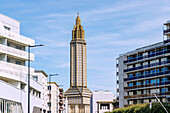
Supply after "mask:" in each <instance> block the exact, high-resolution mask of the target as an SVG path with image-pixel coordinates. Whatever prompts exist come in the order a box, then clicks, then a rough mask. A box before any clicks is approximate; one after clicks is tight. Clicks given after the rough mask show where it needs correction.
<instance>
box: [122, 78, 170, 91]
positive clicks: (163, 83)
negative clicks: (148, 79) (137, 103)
mask: <svg viewBox="0 0 170 113" xmlns="http://www.w3.org/2000/svg"><path fill="white" fill-rule="evenodd" d="M167 84H170V80H169V81H166V82H157V83H150V84H141V85H134V86H127V87H124V89H125V90H126V89H135V88H142V87H150V86H160V85H167Z"/></svg>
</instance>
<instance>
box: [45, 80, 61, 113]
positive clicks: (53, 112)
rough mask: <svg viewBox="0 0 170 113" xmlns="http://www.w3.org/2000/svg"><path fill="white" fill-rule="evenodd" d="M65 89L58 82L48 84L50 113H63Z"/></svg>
mask: <svg viewBox="0 0 170 113" xmlns="http://www.w3.org/2000/svg"><path fill="white" fill-rule="evenodd" d="M63 94H64V93H63V88H61V87H59V85H58V84H57V83H56V82H48V110H47V111H48V113H63V110H64V97H63Z"/></svg>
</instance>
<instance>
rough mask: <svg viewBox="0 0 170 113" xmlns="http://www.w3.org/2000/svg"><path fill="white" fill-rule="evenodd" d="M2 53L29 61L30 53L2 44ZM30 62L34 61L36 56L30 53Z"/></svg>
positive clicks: (0, 51) (0, 49)
mask: <svg viewBox="0 0 170 113" xmlns="http://www.w3.org/2000/svg"><path fill="white" fill-rule="evenodd" d="M0 53H5V54H8V55H11V56H14V57H17V58H19V59H23V60H28V52H26V51H22V50H19V49H15V48H12V47H8V46H5V45H2V44H0ZM30 60H31V61H34V54H32V53H30Z"/></svg>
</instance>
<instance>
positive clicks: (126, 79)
mask: <svg viewBox="0 0 170 113" xmlns="http://www.w3.org/2000/svg"><path fill="white" fill-rule="evenodd" d="M169 73H170V71H163V72H159V73H152V74H146V75H140V76H134V77H128V78H124V81H129V80H136V79H141V78H148V77H154V76H160V75H164V74H169Z"/></svg>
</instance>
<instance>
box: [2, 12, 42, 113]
mask: <svg viewBox="0 0 170 113" xmlns="http://www.w3.org/2000/svg"><path fill="white" fill-rule="evenodd" d="M34 44H35V41H34V40H32V39H30V38H28V37H25V36H22V35H20V22H19V21H17V20H14V19H12V18H10V17H7V16H5V15H3V14H0V113H9V112H11V113H27V111H28V109H27V106H28V105H27V103H28V86H27V83H28V79H27V78H28V76H27V75H28V67H26V66H25V62H26V61H28V52H27V51H26V47H28V45H34ZM30 60H31V61H34V54H32V53H31V54H30ZM30 71H31V73H30V75H31V79H30V111H31V113H42V110H43V105H42V103H43V99H42V95H41V93H42V92H43V84H40V83H39V82H38V81H36V80H34V79H33V75H34V74H35V72H34V69H33V68H30Z"/></svg>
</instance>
